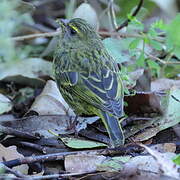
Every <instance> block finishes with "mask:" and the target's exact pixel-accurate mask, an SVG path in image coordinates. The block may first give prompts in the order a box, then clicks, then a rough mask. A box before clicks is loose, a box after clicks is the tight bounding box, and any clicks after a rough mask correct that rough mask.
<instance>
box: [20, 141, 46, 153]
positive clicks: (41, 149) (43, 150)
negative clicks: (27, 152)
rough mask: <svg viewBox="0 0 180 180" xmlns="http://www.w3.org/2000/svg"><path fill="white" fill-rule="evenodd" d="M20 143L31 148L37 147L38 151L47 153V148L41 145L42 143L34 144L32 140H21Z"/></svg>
mask: <svg viewBox="0 0 180 180" xmlns="http://www.w3.org/2000/svg"><path fill="white" fill-rule="evenodd" d="M19 144H20V145H21V146H24V147H29V148H32V149H35V150H37V151H40V152H42V153H43V154H46V148H45V147H43V146H41V145H39V144H34V143H30V142H25V141H21V142H19Z"/></svg>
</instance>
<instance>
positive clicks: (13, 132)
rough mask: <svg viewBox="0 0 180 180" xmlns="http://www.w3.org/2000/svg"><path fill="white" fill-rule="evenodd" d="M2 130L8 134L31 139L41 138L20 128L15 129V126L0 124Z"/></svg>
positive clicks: (0, 130)
mask: <svg viewBox="0 0 180 180" xmlns="http://www.w3.org/2000/svg"><path fill="white" fill-rule="evenodd" d="M0 132H1V133H4V134H7V135H13V136H16V137H20V138H26V139H31V140H33V139H34V140H37V139H39V137H36V136H33V135H31V134H29V133H27V132H22V131H19V130H15V129H13V128H10V127H4V126H0Z"/></svg>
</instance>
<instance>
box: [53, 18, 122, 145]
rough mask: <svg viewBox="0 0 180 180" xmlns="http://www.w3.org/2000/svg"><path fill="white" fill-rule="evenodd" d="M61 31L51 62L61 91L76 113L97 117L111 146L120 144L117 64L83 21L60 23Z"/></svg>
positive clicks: (120, 102)
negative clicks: (105, 130)
mask: <svg viewBox="0 0 180 180" xmlns="http://www.w3.org/2000/svg"><path fill="white" fill-rule="evenodd" d="M61 30H62V32H61V35H60V38H59V42H58V46H57V48H56V50H55V54H54V65H53V67H54V74H55V79H56V82H57V84H58V87H59V90H60V92H61V94H62V95H63V97H64V99H65V100H66V101H67V103H68V104H69V105H70V106H71V107H72V108H73V109H74V111H75V113H76V114H78V115H84V114H87V115H93V114H95V115H98V116H99V117H101V119H102V120H103V123H104V124H105V126H106V129H107V131H108V133H109V136H110V139H111V145H112V146H118V145H121V144H123V143H124V136H123V132H122V129H121V127H120V126H119V124H118V118H119V117H121V116H122V114H123V86H122V82H121V77H120V74H119V70H118V67H117V64H116V63H115V61H114V60H113V58H112V57H111V56H110V55H109V54H108V52H107V51H106V49H105V48H104V46H103V44H102V42H101V40H100V38H99V36H98V35H97V33H96V32H95V31H94V30H93V28H92V27H91V26H90V25H89V24H88V23H86V22H85V21H84V20H82V19H79V18H76V19H72V20H71V21H69V22H66V23H65V22H61Z"/></svg>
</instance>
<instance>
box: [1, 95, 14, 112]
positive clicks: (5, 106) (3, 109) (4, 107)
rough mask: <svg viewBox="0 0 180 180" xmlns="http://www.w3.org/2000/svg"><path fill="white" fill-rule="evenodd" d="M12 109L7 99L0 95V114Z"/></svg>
mask: <svg viewBox="0 0 180 180" xmlns="http://www.w3.org/2000/svg"><path fill="white" fill-rule="evenodd" d="M11 108H12V102H11V101H10V99H9V98H7V97H6V96H4V95H3V94H0V114H3V113H5V112H8V111H10V110H11Z"/></svg>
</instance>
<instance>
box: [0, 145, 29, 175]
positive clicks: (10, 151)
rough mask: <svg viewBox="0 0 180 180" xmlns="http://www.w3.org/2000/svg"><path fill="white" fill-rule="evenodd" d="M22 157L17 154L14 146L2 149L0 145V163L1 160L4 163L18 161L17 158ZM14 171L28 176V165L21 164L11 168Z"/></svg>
mask: <svg viewBox="0 0 180 180" xmlns="http://www.w3.org/2000/svg"><path fill="white" fill-rule="evenodd" d="M23 157H24V156H23V155H22V154H19V153H18V152H17V148H16V146H9V147H7V148H6V147H4V146H3V145H1V144H0V161H3V158H4V159H5V160H6V161H9V160H13V159H18V158H23ZM13 169H14V170H16V171H20V172H21V173H23V174H28V169H29V168H28V165H27V164H22V165H19V166H16V167H13Z"/></svg>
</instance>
